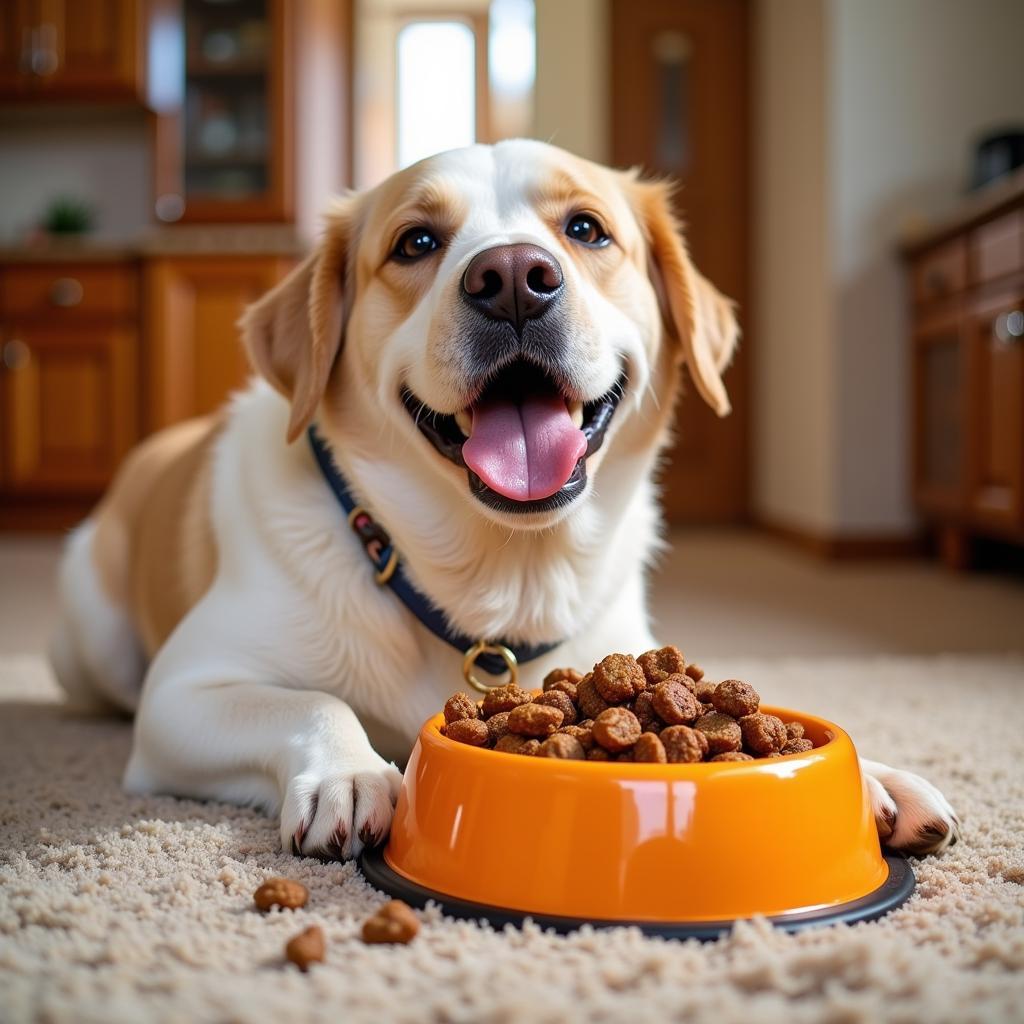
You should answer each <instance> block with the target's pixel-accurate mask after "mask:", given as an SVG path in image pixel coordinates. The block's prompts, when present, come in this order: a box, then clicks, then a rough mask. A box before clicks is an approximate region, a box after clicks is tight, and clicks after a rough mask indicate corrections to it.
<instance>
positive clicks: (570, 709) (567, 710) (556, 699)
mask: <svg viewBox="0 0 1024 1024" xmlns="http://www.w3.org/2000/svg"><path fill="white" fill-rule="evenodd" d="M533 703H534V704H541V705H544V706H546V707H550V708H558V710H559V711H561V712H562V725H575V724H576V718H577V715H576V705H575V704H573V702H572V698H571V697H570V696H569V695H568V694H567V693H563V692H562V691H561V690H549V691H548V692H547V693H542V694H541V695H540V696H539V697H534V698H533Z"/></svg>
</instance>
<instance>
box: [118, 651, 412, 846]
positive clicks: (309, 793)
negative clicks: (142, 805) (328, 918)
mask: <svg viewBox="0 0 1024 1024" xmlns="http://www.w3.org/2000/svg"><path fill="white" fill-rule="evenodd" d="M154 667H158V666H154ZM189 675H191V676H192V678H188V677H185V676H177V677H175V676H173V675H172V676H169V677H166V678H162V679H161V678H157V679H152V678H151V679H150V680H148V681H147V684H146V688H145V690H144V693H143V700H142V704H141V706H140V708H139V712H138V715H137V718H136V724H135V740H134V745H133V749H132V755H131V758H130V760H129V762H128V767H127V768H126V770H125V778H124V784H125V788H126V789H128V790H129V791H130V792H136V793H153V792H161V793H173V794H176V795H180V796H195V797H202V798H206V799H218V800H227V801H230V802H233V803H244V804H259V805H262V806H264V807H266V808H267V809H268V810H269V811H270V812H271V813H279V814H280V820H281V843H282V845H283V847H284V849H285V850H291V851H293V852H294V853H301V854H320V855H326V856H332V857H339V858H348V857H355V856H357V855H358V854H359V852H360V851H361V850H362V848H363V847H364V846H366V845H377V844H379V843H381V842H382V841H383V839H384V838H385V836H386V835H387V832H388V828H389V827H390V824H391V816H392V813H393V810H394V801H395V799H396V797H397V794H398V786H399V783H400V782H401V774H400V773H399V771H398V769H397V768H396V767H395V766H394V765H393V764H390V763H389V762H387V761H385V760H384V759H383V758H382V757H380V756H379V755H378V754H377V753H376V751H374V750H373V748H372V747H371V745H370V741H369V739H368V738H367V736H366V733H365V731H364V730H363V727H362V726H361V725H360V723H359V720H358V719H357V718H356V716H355V713H354V712H353V711H352V709H351V708H350V707H349V706H348V705H347V704H345V703H344V702H343V701H341V700H338V699H337V698H336V697H333V696H331V695H330V694H327V693H322V692H318V691H315V690H296V689H290V688H287V687H285V686H279V685H272V684H269V683H260V682H255V681H236V680H232V679H227V678H217V679H210V678H207V679H198V678H196V677H195V676H194V675H193V674H192V673H189Z"/></svg>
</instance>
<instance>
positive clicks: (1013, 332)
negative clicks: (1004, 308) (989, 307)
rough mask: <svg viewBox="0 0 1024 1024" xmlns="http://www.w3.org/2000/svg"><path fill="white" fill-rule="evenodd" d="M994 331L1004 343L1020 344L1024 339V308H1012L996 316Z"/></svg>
mask: <svg viewBox="0 0 1024 1024" xmlns="http://www.w3.org/2000/svg"><path fill="white" fill-rule="evenodd" d="M992 333H993V334H994V335H995V337H996V340H997V341H1000V342H1002V343H1003V344H1004V345H1014V344H1020V342H1021V339H1024V310H1020V309H1011V310H1010V311H1009V312H1008V313H1000V314H999V316H997V317H996V321H995V324H994V325H993V328H992Z"/></svg>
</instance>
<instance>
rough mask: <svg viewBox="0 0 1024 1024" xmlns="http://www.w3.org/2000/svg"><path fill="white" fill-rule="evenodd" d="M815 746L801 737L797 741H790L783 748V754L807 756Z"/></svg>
mask: <svg viewBox="0 0 1024 1024" xmlns="http://www.w3.org/2000/svg"><path fill="white" fill-rule="evenodd" d="M813 749H814V744H813V743H812V742H811V741H810V740H808V739H804V737H802V736H801V737H799V738H798V739H795V740H788V741H787V742H786V744H785V745H784V746H783V748H782V753H783V754H806V753H807V751H808V750H813Z"/></svg>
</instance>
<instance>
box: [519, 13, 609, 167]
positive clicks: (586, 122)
mask: <svg viewBox="0 0 1024 1024" xmlns="http://www.w3.org/2000/svg"><path fill="white" fill-rule="evenodd" d="M608 21H609V15H608V3H607V0H536V31H537V81H536V84H535V86H534V113H533V136H534V138H537V139H543V140H544V141H545V142H551V143H553V144H554V145H556V146H561V147H562V148H563V149H568V150H571V151H572V152H573V153H576V154H577V155H579V156H583V157H587V158H588V159H590V160H597V161H599V162H601V163H605V162H607V161H608V159H609V153H610V141H609V136H610V128H611V126H610V124H609V117H608V111H609V109H610V101H609V97H608V88H609V75H608V60H607V56H606V55H607V53H608V52H609V44H608Z"/></svg>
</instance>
